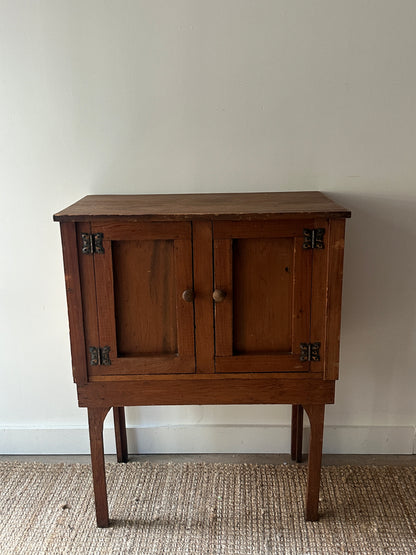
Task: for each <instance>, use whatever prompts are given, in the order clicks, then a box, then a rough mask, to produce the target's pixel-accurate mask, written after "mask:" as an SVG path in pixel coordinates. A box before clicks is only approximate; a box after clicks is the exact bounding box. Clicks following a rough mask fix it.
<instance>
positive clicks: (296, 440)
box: [290, 405, 303, 462]
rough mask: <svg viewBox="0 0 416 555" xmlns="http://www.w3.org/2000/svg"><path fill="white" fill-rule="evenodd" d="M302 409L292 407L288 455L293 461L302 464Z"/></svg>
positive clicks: (299, 406)
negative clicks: (290, 438) (290, 439)
mask: <svg viewBox="0 0 416 555" xmlns="http://www.w3.org/2000/svg"><path fill="white" fill-rule="evenodd" d="M302 436H303V407H302V405H292V441H291V449H290V454H291V457H292V460H293V461H296V462H302Z"/></svg>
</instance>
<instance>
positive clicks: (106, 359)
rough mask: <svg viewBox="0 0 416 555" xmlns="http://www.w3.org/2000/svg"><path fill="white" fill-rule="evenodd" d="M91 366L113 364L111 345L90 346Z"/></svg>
mask: <svg viewBox="0 0 416 555" xmlns="http://www.w3.org/2000/svg"><path fill="white" fill-rule="evenodd" d="M89 351H90V357H91V358H90V365H91V366H111V360H110V347H109V346H108V345H107V346H105V347H90V348H89Z"/></svg>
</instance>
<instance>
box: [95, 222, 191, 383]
mask: <svg viewBox="0 0 416 555" xmlns="http://www.w3.org/2000/svg"><path fill="white" fill-rule="evenodd" d="M91 232H92V234H93V236H94V235H95V234H97V233H102V234H103V235H102V239H103V242H102V244H103V250H104V252H103V253H96V254H94V270H95V287H96V301H97V314H98V333H99V344H100V348H101V349H104V350H105V352H107V353H109V359H110V360H109V361H106V360H105V359H104V360H101V361H99V363H98V365H92V366H91V365H90V374H91V375H111V374H160V373H189V372H194V371H195V356H194V310H193V278H192V243H191V241H192V238H191V224H190V223H187V222H180V223H176V222H166V223H165V222H163V223H162V222H149V223H108V222H107V223H101V224H100V223H93V224H92V226H91ZM186 291H187V292H188V294H185V295H184V297H183V293H184V292H186ZM100 362H101V364H100ZM106 363H107V364H106Z"/></svg>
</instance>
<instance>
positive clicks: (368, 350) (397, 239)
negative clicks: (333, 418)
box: [329, 187, 416, 423]
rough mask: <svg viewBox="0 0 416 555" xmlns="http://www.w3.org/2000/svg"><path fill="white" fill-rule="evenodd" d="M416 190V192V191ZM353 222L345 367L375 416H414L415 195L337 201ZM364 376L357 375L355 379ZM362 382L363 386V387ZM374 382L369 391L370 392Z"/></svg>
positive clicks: (347, 274)
mask: <svg viewBox="0 0 416 555" xmlns="http://www.w3.org/2000/svg"><path fill="white" fill-rule="evenodd" d="M415 190H416V187H415ZM329 195H330V196H331V198H333V199H334V200H335V201H337V202H339V203H340V204H342V205H344V206H346V207H348V208H349V209H351V211H352V218H351V220H350V221H348V222H347V230H346V245H345V246H346V248H345V265H344V290H343V313H342V342H341V365H342V368H344V369H345V371H343V372H342V378H345V377H346V375H347V374H348V375H349V374H350V373H353V374H355V377H354V379H355V380H356V383H357V384H359V387H364V388H365V387H367V388H368V389H367V391H366V392H365V394H366V404H367V408H370V407H371V408H372V409H373V413H374V417H375V423H377V416H376V415H377V414H380V413H383V414H388V413H389V411H390V410H391V411H396V412H397V411H398V410H399V411H401V412H403V413H405V412H407V413H409V412H410V414H412V413H414V397H413V395H411V394H410V392H409V395H408V396H407V397H406V391H409V389H408V388H410V390H412V391H415V388H416V378H415V372H414V360H415V357H416V225H415V215H416V195H415V196H414V197H413V198H412V197H410V196H408V198H404V197H403V198H398V196H397V195H395V196H393V195H391V196H388V195H383V196H381V195H373V196H370V195H360V194H348V195H341V194H336V193H334V194H332V193H329ZM357 374H358V375H357ZM357 380H358V381H357ZM369 380H371V387H369V385H370V384H369Z"/></svg>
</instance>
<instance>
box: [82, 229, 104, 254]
mask: <svg viewBox="0 0 416 555" xmlns="http://www.w3.org/2000/svg"><path fill="white" fill-rule="evenodd" d="M81 239H82V250H81V252H82V254H104V247H103V239H104V234H103V233H81Z"/></svg>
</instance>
